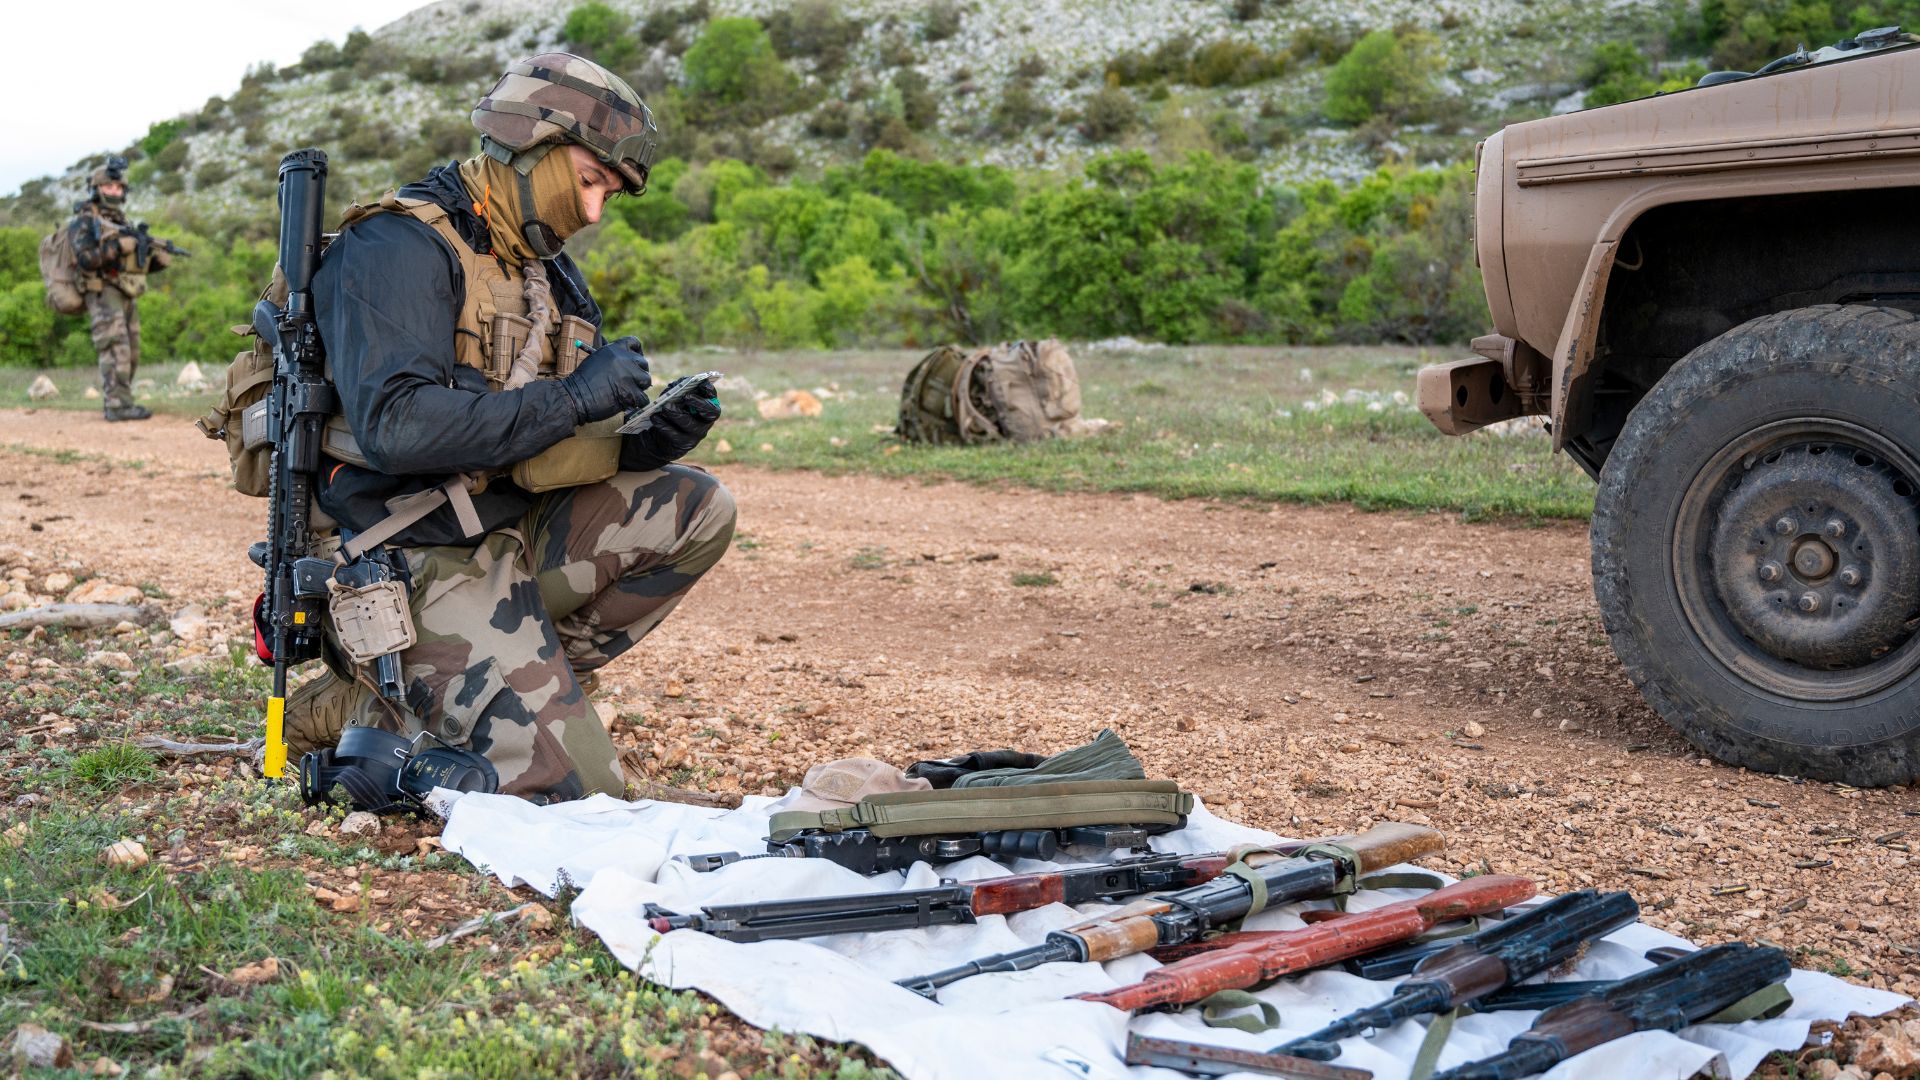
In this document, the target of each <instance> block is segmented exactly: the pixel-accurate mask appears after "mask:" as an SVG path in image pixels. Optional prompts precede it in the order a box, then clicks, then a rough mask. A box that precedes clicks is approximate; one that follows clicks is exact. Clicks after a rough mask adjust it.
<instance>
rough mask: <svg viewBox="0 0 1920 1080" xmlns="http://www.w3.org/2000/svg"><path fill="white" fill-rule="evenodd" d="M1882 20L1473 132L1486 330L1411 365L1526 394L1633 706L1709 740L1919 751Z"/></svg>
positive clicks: (1900, 165) (1892, 130)
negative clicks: (1583, 548) (1489, 132)
mask: <svg viewBox="0 0 1920 1080" xmlns="http://www.w3.org/2000/svg"><path fill="white" fill-rule="evenodd" d="M1915 41H1916V39H1915V38H1914V37H1913V36H1911V35H1905V34H1900V33H1899V32H1898V31H1897V30H1896V29H1894V28H1888V29H1886V30H1880V31H1873V32H1870V33H1867V34H1862V35H1860V37H1859V38H1857V39H1854V40H1851V41H1847V42H1843V43H1841V44H1840V45H1838V46H1833V47H1830V48H1825V49H1821V50H1819V51H1818V52H1815V53H1808V52H1806V50H1804V49H1803V50H1801V51H1799V52H1797V53H1795V54H1794V55H1793V56H1790V57H1783V58H1781V59H1780V60H1776V61H1774V62H1773V63H1771V64H1769V65H1767V66H1766V67H1765V68H1762V69H1761V70H1760V71H1759V72H1755V73H1753V74H1751V75H1747V74H1741V73H1728V72H1722V73H1716V74H1715V75H1711V76H1708V77H1707V78H1706V79H1703V80H1702V81H1701V85H1699V86H1697V87H1694V88H1692V89H1688V90H1685V91H1681V92H1678V93H1672V94H1666V95H1663V96H1658V97H1653V98H1648V99H1644V100H1641V101H1632V102H1627V103H1624V104H1620V105H1614V106H1610V107H1607V108H1600V109H1592V110H1588V111H1586V112H1580V113H1574V114H1571V115H1566V116H1556V117H1549V118H1547V119H1543V120H1534V121H1531V122H1528V123H1523V124H1515V125H1513V126H1511V127H1508V128H1507V129H1505V130H1503V131H1501V132H1499V133H1497V134H1495V135H1494V136H1492V137H1491V138H1489V139H1487V140H1486V142H1485V143H1483V144H1481V146H1480V149H1479V160H1478V164H1477V190H1476V192H1475V217H1476V221H1475V229H1476V246H1477V248H1478V252H1477V254H1478V258H1479V265H1480V268H1481V270H1482V272H1483V273H1484V275H1485V278H1486V291H1487V303H1488V306H1489V307H1490V308H1491V310H1492V316H1493V325H1494V330H1495V332H1494V333H1492V334H1489V335H1487V336H1485V337H1482V338H1478V339H1476V340H1475V341H1474V343H1473V351H1474V352H1475V353H1478V354H1479V358H1478V359H1469V360H1463V361H1460V362H1457V363H1452V364H1443V365H1439V366H1436V367H1430V368H1427V369H1425V370H1423V371H1422V372H1421V373H1420V382H1419V400H1420V407H1421V409H1422V411H1423V412H1425V413H1426V415H1427V416H1428V417H1429V418H1430V419H1431V420H1432V421H1433V422H1434V424H1435V425H1436V426H1438V427H1439V428H1440V430H1441V431H1443V432H1446V433H1447V434H1449V435H1463V434H1466V433H1467V432H1469V431H1473V430H1474V429H1476V428H1480V427H1483V426H1485V425H1487V424H1491V423H1495V422H1498V421H1502V420H1507V419H1511V418H1514V417H1520V416H1529V415H1539V416H1544V417H1546V418H1547V423H1548V426H1549V428H1550V430H1551V432H1552V437H1553V446H1554V449H1556V450H1564V451H1566V452H1567V453H1568V454H1569V455H1571V456H1572V457H1573V459H1574V460H1575V461H1577V462H1579V463H1580V465H1581V466H1582V467H1583V468H1585V469H1586V471H1587V472H1588V473H1590V474H1592V475H1593V476H1594V477H1595V478H1596V479H1597V480H1598V482H1599V492H1598V495H1597V497H1596V505H1595V508H1594V515H1593V525H1592V542H1593V576H1594V587H1595V592H1596V593H1597V595H1598V597H1599V602H1600V610H1601V614H1602V616H1603V617H1604V619H1605V622H1606V627H1607V632H1608V633H1609V634H1610V635H1611V636H1612V639H1613V647H1614V651H1615V652H1616V653H1617V654H1618V655H1619V657H1620V659H1621V661H1622V662H1623V663H1624V664H1625V665H1626V668H1627V672H1628V674H1629V675H1631V676H1632V678H1633V681H1634V683H1635V684H1636V685H1638V686H1639V687H1640V690H1641V692H1642V693H1643V694H1644V695H1645V696H1646V699H1647V701H1648V702H1649V703H1651V704H1652V705H1653V707H1654V708H1655V709H1656V710H1657V711H1658V712H1659V713H1660V715H1661V716H1663V717H1664V718H1665V719H1666V720H1667V721H1668V722H1669V723H1671V724H1672V725H1673V726H1674V727H1676V728H1678V729H1679V730H1680V731H1681V732H1682V733H1683V734H1684V735H1685V736H1686V737H1687V738H1688V739H1690V740H1691V741H1693V742H1694V743H1695V744H1696V745H1698V746H1699V747H1701V748H1702V749H1704V750H1706V751H1707V752H1709V753H1711V754H1713V755H1714V756H1715V757H1717V758H1720V759H1721V760H1723V761H1728V762H1732V763H1735V764H1739V765H1744V766H1747V767H1750V768H1753V769H1757V770H1763V771H1767V772H1780V773H1790V774H1794V775H1800V776H1809V777H1815V778H1818V779H1824V780H1839V781H1844V782H1847V783H1850V784H1855V785H1884V784H1898V783H1904V782H1907V781H1910V780H1913V779H1915V778H1916V777H1920V502H1917V501H1916V499H1917V496H1920V320H1916V317H1915V312H1917V311H1920V47H1915V46H1914V42H1915Z"/></svg>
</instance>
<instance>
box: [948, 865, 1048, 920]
mask: <svg viewBox="0 0 1920 1080" xmlns="http://www.w3.org/2000/svg"><path fill="white" fill-rule="evenodd" d="M1066 892H1067V890H1066V883H1065V881H1064V880H1063V879H1062V878H1061V876H1060V875H1059V874H1015V875H1013V876H1012V877H1003V878H994V879H993V880H992V881H983V882H981V883H980V884H978V885H975V886H974V887H973V900H972V903H971V904H970V905H969V906H970V907H972V908H973V913H974V915H976V916H980V915H1011V914H1013V913H1014V912H1016V911H1032V910H1033V909H1034V908H1037V907H1044V906H1046V905H1047V904H1058V903H1063V902H1064V901H1065V900H1066Z"/></svg>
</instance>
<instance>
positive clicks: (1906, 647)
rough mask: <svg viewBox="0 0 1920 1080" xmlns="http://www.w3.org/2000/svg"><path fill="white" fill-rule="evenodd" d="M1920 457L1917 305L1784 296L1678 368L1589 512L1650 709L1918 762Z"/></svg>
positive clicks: (1877, 777) (1765, 762) (1606, 589)
mask: <svg viewBox="0 0 1920 1080" xmlns="http://www.w3.org/2000/svg"><path fill="white" fill-rule="evenodd" d="M1796 439H1797V440H1799V441H1797V442H1795V441H1794V440H1796ZM1822 440H1825V441H1824V443H1823V442H1822ZM1862 447H1865V449H1862ZM1917 463H1920V321H1916V319H1915V317H1914V315H1912V314H1911V313H1908V312H1905V311H1899V310H1893V309H1887V308H1874V307H1859V306H1845V307H1842V306H1833V305H1823V306H1819V307H1809V308H1800V309H1797V310H1793V311H1785V312H1780V313H1777V314H1774V315H1768V316H1765V317H1763V318H1759V319H1755V320H1754V321H1752V322H1749V323H1746V324H1744V325H1741V326H1738V327H1735V328H1734V329H1732V330H1729V331H1727V332H1726V333H1724V334H1722V335H1721V336H1719V337H1717V338H1715V339H1713V340H1712V341H1709V342H1707V343H1705V344H1703V345H1701V346H1700V347H1699V348H1697V349H1695V350H1693V352H1691V353H1689V354H1688V355H1687V356H1686V357H1685V358H1684V359H1682V360H1681V361H1680V362H1679V363H1678V364H1676V365H1674V367H1673V368H1672V369H1671V370H1670V371H1668V372H1667V374H1666V375H1665V377H1663V378H1662V379H1661V380H1660V382H1659V383H1658V384H1657V385H1656V386H1655V387H1654V388H1653V390H1652V391H1651V392H1649V393H1648V394H1647V396H1646V397H1645V398H1643V399H1642V400H1641V401H1640V402H1639V403H1638V404H1637V405H1635V406H1634V409H1633V412H1632V414H1631V416H1630V417H1629V418H1628V421H1627V424H1626V428H1625V430H1623V431H1622V432H1621V435H1620V438H1619V440H1618V442H1617V443H1616V444H1615V446H1614V448H1613V451H1612V453H1611V455H1610V456H1609V457H1608V459H1607V462H1606V466H1605V468H1604V469H1603V470H1602V472H1601V475H1600V488H1599V493H1598V495H1597V497H1596V500H1595V505H1594V514H1593V527H1592V544H1593V577H1594V591H1595V593H1596V595H1597V597H1598V599H1599V603H1600V613H1601V617H1602V619H1603V621H1604V622H1605V624H1606V628H1607V633H1608V634H1609V635H1610V636H1611V638H1612V641H1613V649H1614V652H1615V653H1616V654H1617V655H1618V656H1619V657H1620V661H1621V663H1623V664H1624V665H1625V666H1626V669H1627V674H1628V675H1629V676H1630V677H1631V678H1632V679H1633V682H1634V684H1635V685H1636V686H1638V687H1639V688H1640V691H1641V693H1642V694H1643V695H1644V696H1645V697H1646V700H1647V702H1648V703H1649V704H1651V705H1652V706H1653V708H1654V710H1655V711H1656V712H1658V713H1659V714H1660V716H1661V717H1662V718H1663V719H1665V720H1666V721H1667V723H1669V724H1671V725H1673V727H1675V728H1677V729H1678V730H1679V731H1680V733H1681V734H1682V735H1684V736H1686V738H1687V739H1688V740H1689V741H1690V742H1692V743H1693V744H1694V745H1696V746H1698V747H1700V748H1701V749H1702V750H1704V751H1706V752H1707V753H1709V754H1711V755H1712V756H1714V757H1715V758H1718V759H1720V760H1721V761H1725V762H1728V763H1730V764H1735V765H1741V766H1745V767H1747V768H1751V769H1755V770H1759V771H1765V772H1774V773H1786V774H1791V775H1797V776H1806V777H1812V778H1815V779H1820V780H1837V781H1842V782H1845V783H1848V784H1853V785H1855V786H1861V787H1866V786H1884V785H1890V784H1900V783H1906V782H1909V781H1912V780H1914V779H1915V778H1916V777H1920V634H1916V633H1915V632H1914V631H1915V628H1916V626H1920V623H1916V622H1915V621H1913V620H1914V617H1915V616H1920V571H1917V570H1916V560H1920V535H1913V534H1910V533H1909V530H1910V528H1911V527H1912V526H1913V524H1914V522H1915V521H1920V509H1912V508H1910V507H1909V506H1908V505H1907V504H1908V503H1911V502H1913V501H1914V498H1915V497H1916V492H1915V488H1916V487H1920V472H1914V471H1913V470H1914V469H1916V468H1920V464H1917ZM1823 493H1832V494H1831V501H1826V500H1828V498H1829V496H1828V495H1827V494H1823ZM1766 500H1773V501H1772V502H1768V501H1766ZM1778 505H1785V506H1786V510H1784V511H1776V510H1774V509H1769V507H1774V506H1778ZM1803 507H1804V508H1805V509H1806V511H1807V512H1806V513H1805V514H1802V513H1800V509H1801V508H1803ZM1853 511H1859V513H1858V514H1854V513H1852V512H1853ZM1856 517H1857V518H1858V520H1857V521H1856V520H1855V518H1856ZM1756 522H1759V523H1760V527H1755V523H1756ZM1809 530H1811V531H1809ZM1822 530H1826V532H1822ZM1913 532H1920V530H1913ZM1829 533H1830V534H1831V535H1833V536H1839V537H1842V538H1844V539H1829V538H1827V537H1828V535H1829ZM1775 534H1777V535H1775ZM1703 538H1704V540H1705V542H1704V543H1703V542H1702V540H1703ZM1782 545H1797V546H1793V547H1785V546H1782ZM1779 552H1788V553H1789V554H1788V557H1787V559H1786V562H1785V566H1784V573H1783V567H1782V564H1781V562H1780V561H1779V559H1778V557H1777V553H1779ZM1803 560H1804V562H1803ZM1803 565H1804V566H1806V567H1810V570H1809V571H1808V572H1809V573H1811V574H1816V575H1820V577H1819V578H1818V580H1820V581H1823V582H1824V584H1822V585H1820V586H1818V587H1816V586H1815V585H1812V584H1807V583H1805V582H1803V581H1802V577H1801V570H1802V567H1803ZM1808 580H1809V581H1811V580H1816V579H1814V578H1809V579H1808ZM1843 582H1846V583H1848V584H1843ZM1773 583H1777V584H1773ZM1783 592H1784V593H1785V596H1786V600H1787V601H1788V602H1787V603H1786V604H1784V605H1783V604H1782V602H1781V595H1782V593H1783ZM1810 595H1811V596H1812V599H1811V600H1808V599H1807V597H1808V596H1810ZM1729 598H1731V599H1729ZM1849 604H1851V607H1849V606H1848V605H1849ZM1806 612H1812V613H1811V614H1802V613H1806ZM1823 618H1825V619H1827V620H1830V621H1825V622H1823V621H1822V619H1823ZM1843 620H1853V621H1852V622H1847V621H1843ZM1862 626H1866V627H1870V628H1872V633H1871V634H1868V633H1863V632H1860V628H1861V627H1862Z"/></svg>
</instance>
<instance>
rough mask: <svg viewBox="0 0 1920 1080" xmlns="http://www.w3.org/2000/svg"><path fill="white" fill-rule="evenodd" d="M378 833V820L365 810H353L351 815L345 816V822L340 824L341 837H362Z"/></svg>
mask: <svg viewBox="0 0 1920 1080" xmlns="http://www.w3.org/2000/svg"><path fill="white" fill-rule="evenodd" d="M379 831H380V819H379V818H377V817H375V816H373V815H372V814H369V813H367V812H366V811H365V810H355V811H354V812H353V813H351V814H348V815H347V819H346V820H345V821H342V822H341V823H340V835H342V836H362V835H365V834H368V833H375V834H377V833H379Z"/></svg>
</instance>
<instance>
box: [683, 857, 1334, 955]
mask: <svg viewBox="0 0 1920 1080" xmlns="http://www.w3.org/2000/svg"><path fill="white" fill-rule="evenodd" d="M1351 839H1352V837H1349V836H1337V837H1330V838H1328V839H1326V840H1301V841H1297V842H1294V843H1290V844H1279V845H1275V846H1274V847H1272V848H1269V849H1266V850H1270V851H1276V852H1281V853H1291V852H1296V851H1304V850H1306V849H1307V848H1309V847H1312V846H1314V845H1315V844H1338V843H1344V842H1346V841H1348V840H1351ZM1233 861H1234V856H1233V855H1232V854H1229V853H1227V852H1219V851H1216V852H1212V853H1210V854H1205V855H1168V854H1157V855H1147V856H1142V857H1140V858H1133V859H1122V860H1120V861H1119V862H1113V863H1102V864H1098V865H1094V866H1079V867H1073V868H1071V869H1067V870H1055V871H1051V872H1048V873H1043V874H1010V875H1008V876H1006V877H997V878H989V879H987V880H985V881H969V882H958V881H943V882H941V883H940V884H939V885H938V886H936V887H934V888H931V889H906V890H902V891H898V892H878V893H860V894H857V895H853V896H821V897H809V898H806V899H801V900H767V901H760V902H756V903H746V904H723V905H716V906H713V907H704V908H701V909H700V911H699V912H698V913H694V914H686V915H681V914H677V913H675V912H672V911H668V910H666V909H664V908H662V907H660V906H659V905H657V904H648V905H647V907H646V915H647V920H648V924H649V925H651V926H652V927H653V928H654V930H655V931H657V932H659V933H662V934H664V933H666V932H668V931H670V930H698V931H700V932H701V933H706V934H712V935H714V936H715V937H722V938H726V939H727V940H728V941H771V940H775V939H781V938H803V937H820V936H823V935H826V934H855V933H867V932H870V931H875V930H902V929H917V928H919V927H925V926H957V925H965V924H969V923H973V922H976V921H978V920H979V919H980V917H981V916H984V915H1011V914H1013V913H1014V912H1017V911H1031V910H1033V909H1034V908H1037V907H1044V906H1046V905H1047V904H1088V903H1095V902H1106V901H1112V900H1118V899H1121V898H1123V897H1128V896H1138V895H1140V894H1141V893H1148V892H1157V891H1159V890H1162V889H1180V888H1185V887H1187V886H1189V885H1199V884H1202V883H1204V882H1208V881H1212V880H1213V879H1214V878H1217V877H1219V876H1220V875H1221V874H1222V873H1223V872H1225V870H1226V868H1227V867H1228V866H1230V865H1232V863H1233Z"/></svg>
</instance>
